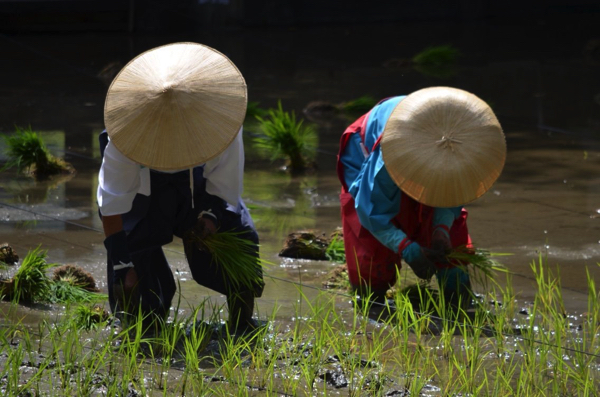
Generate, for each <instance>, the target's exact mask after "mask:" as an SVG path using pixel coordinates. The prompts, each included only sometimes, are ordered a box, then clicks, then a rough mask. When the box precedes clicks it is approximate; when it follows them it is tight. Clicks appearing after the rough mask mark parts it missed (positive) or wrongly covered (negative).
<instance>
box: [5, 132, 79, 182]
mask: <svg viewBox="0 0 600 397" xmlns="http://www.w3.org/2000/svg"><path fill="white" fill-rule="evenodd" d="M4 139H5V141H6V145H7V149H6V155H7V156H8V161H7V162H6V164H5V165H4V167H3V168H2V170H5V169H8V168H13V167H16V168H17V171H18V172H26V173H29V174H31V175H34V176H35V177H36V178H46V177H49V176H51V175H55V174H60V173H72V172H73V171H74V170H73V167H72V166H71V165H70V164H69V163H67V162H65V161H64V160H62V159H59V158H56V157H54V156H53V155H52V154H50V151H49V150H48V149H47V148H46V145H45V143H44V141H43V140H42V138H41V136H39V135H38V134H37V133H36V132H34V131H32V130H31V127H28V128H27V129H24V128H23V129H22V128H19V127H16V132H15V133H14V134H13V135H9V136H5V138H4Z"/></svg>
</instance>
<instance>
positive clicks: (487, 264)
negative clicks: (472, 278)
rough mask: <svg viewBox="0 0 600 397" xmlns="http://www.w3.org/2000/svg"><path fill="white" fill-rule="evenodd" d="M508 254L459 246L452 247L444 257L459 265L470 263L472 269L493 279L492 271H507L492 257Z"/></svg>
mask: <svg viewBox="0 0 600 397" xmlns="http://www.w3.org/2000/svg"><path fill="white" fill-rule="evenodd" d="M506 255H510V254H506V253H502V254H500V253H492V252H490V251H488V250H486V249H481V248H474V247H467V246H464V245H462V246H459V247H455V248H453V249H452V250H451V251H450V252H449V253H448V254H446V259H448V260H449V261H452V262H454V263H457V264H458V265H460V266H465V267H466V266H467V265H471V266H472V267H473V269H474V270H477V271H480V272H481V273H482V274H483V275H484V276H485V277H487V278H489V279H492V280H493V279H494V272H495V271H500V272H505V273H506V272H508V270H507V269H506V267H504V265H502V264H501V263H499V262H498V261H496V260H495V259H493V257H495V256H506Z"/></svg>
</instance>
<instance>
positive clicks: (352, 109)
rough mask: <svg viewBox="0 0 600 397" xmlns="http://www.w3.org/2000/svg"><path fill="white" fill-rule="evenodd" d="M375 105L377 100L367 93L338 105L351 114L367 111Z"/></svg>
mask: <svg viewBox="0 0 600 397" xmlns="http://www.w3.org/2000/svg"><path fill="white" fill-rule="evenodd" d="M375 105H377V100H376V99H375V98H373V97H372V96H369V95H364V96H361V97H359V98H356V99H353V100H351V101H348V102H344V103H342V104H341V105H340V107H341V109H342V110H343V111H344V112H346V113H349V114H351V115H360V114H364V113H367V112H368V111H369V110H371V109H372V108H373V106H375Z"/></svg>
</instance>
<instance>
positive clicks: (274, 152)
mask: <svg viewBox="0 0 600 397" xmlns="http://www.w3.org/2000/svg"><path fill="white" fill-rule="evenodd" d="M256 119H257V120H258V121H259V122H260V124H261V126H260V130H261V135H260V136H257V137H256V138H254V146H255V147H256V148H257V149H258V150H259V151H260V152H262V153H263V154H265V155H267V156H269V157H270V158H271V160H277V159H287V161H288V167H289V170H290V172H291V173H292V174H298V173H302V172H303V171H305V170H306V168H308V166H309V164H310V163H311V162H312V161H313V159H314V156H315V153H316V148H317V141H318V136H317V132H316V130H315V128H314V127H313V126H312V125H306V124H304V120H300V121H297V120H296V114H295V113H294V111H292V112H291V113H290V112H287V111H284V110H283V107H282V105H281V101H279V102H278V105H277V108H276V109H269V110H268V111H267V115H266V116H264V117H261V116H256Z"/></svg>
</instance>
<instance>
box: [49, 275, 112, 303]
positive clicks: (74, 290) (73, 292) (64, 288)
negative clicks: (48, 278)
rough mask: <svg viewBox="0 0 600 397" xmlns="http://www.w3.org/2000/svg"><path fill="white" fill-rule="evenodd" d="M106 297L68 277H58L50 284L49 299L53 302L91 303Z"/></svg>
mask: <svg viewBox="0 0 600 397" xmlns="http://www.w3.org/2000/svg"><path fill="white" fill-rule="evenodd" d="M107 298H108V297H107V296H106V295H104V294H98V293H95V292H91V291H89V290H86V289H85V288H83V287H82V286H80V285H79V284H74V283H73V280H70V279H58V280H54V281H53V282H52V283H51V284H50V296H49V300H50V302H53V303H74V302H86V303H92V302H98V301H101V300H106V299H107Z"/></svg>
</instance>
